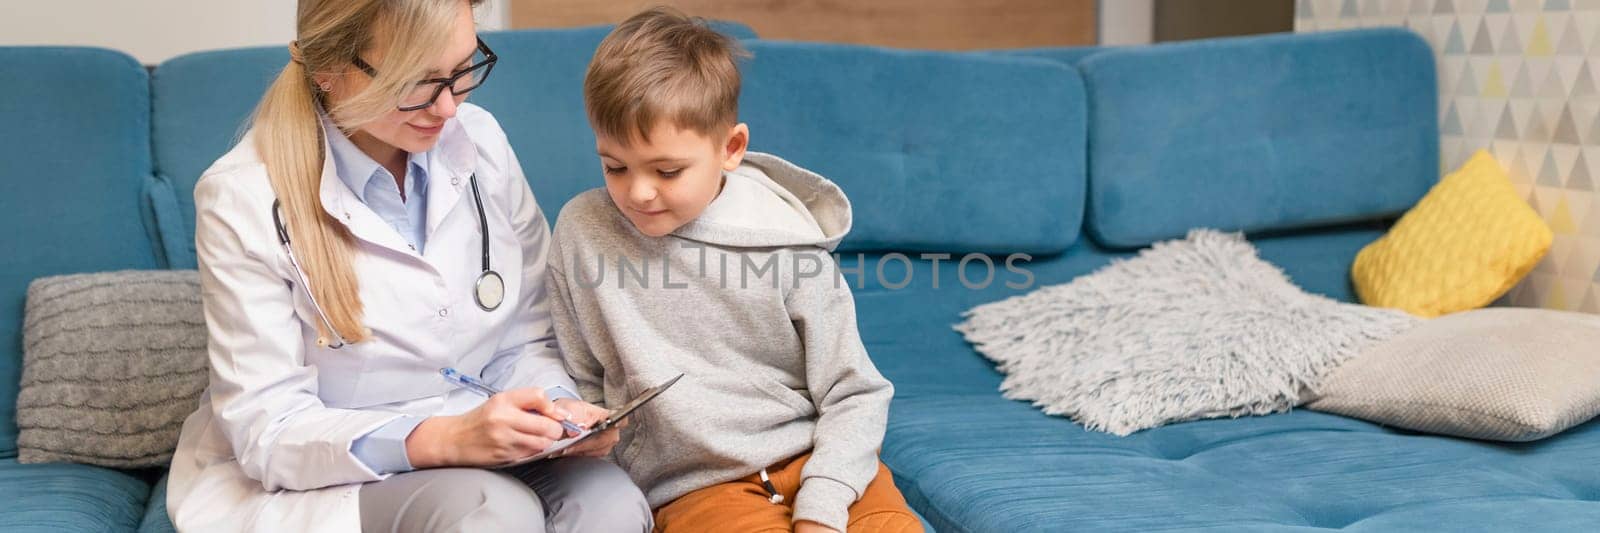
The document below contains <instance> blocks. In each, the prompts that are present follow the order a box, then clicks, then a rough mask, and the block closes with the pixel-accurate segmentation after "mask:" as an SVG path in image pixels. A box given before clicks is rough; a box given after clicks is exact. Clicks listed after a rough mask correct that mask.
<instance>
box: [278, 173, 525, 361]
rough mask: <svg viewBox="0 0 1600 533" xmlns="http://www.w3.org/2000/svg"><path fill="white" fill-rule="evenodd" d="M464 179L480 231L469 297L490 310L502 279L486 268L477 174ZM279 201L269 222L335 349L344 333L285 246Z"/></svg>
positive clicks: (500, 297) (501, 291)
mask: <svg viewBox="0 0 1600 533" xmlns="http://www.w3.org/2000/svg"><path fill="white" fill-rule="evenodd" d="M467 183H469V184H471V185H472V203H473V204H474V205H476V206H477V207H478V232H479V234H481V235H483V273H481V274H478V280H477V281H476V282H475V283H473V286H472V298H473V300H475V301H476V303H477V304H478V308H479V309H482V310H484V311H494V310H495V309H498V308H499V307H500V303H501V302H504V301H505V296H506V281H505V279H503V278H501V277H500V273H499V272H495V271H494V269H492V268H489V217H488V215H486V214H484V210H483V195H481V194H479V193H478V175H477V174H473V175H471V176H470V177H468V178H467ZM280 203H281V202H279V201H278V200H277V199H276V198H274V199H273V200H272V225H273V226H274V227H275V228H277V230H278V243H279V244H282V245H283V252H284V253H285V254H288V255H289V264H290V265H291V266H293V267H294V274H295V277H297V278H299V279H300V286H301V287H303V288H305V293H306V298H307V299H309V300H311V308H312V309H314V310H315V311H316V312H317V318H318V319H320V320H322V325H323V327H325V328H327V329H328V332H329V333H331V334H332V335H333V338H334V343H333V344H330V345H329V346H328V348H331V349H334V350H337V349H339V348H342V347H344V345H345V340H344V336H343V335H340V334H339V330H336V329H333V321H331V320H328V314H327V313H325V312H323V310H322V304H320V303H317V297H316V295H314V294H312V292H311V282H310V281H309V280H308V279H307V278H306V272H305V269H303V268H300V261H299V260H297V259H295V257H294V248H293V247H291V246H289V229H288V228H286V227H284V225H283V219H282V218H281V216H280V215H279V214H278V211H279V210H280Z"/></svg>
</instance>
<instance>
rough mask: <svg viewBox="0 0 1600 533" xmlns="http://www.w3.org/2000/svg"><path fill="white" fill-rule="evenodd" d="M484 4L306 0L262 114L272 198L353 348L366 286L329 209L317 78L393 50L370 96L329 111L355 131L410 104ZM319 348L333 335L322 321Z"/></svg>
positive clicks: (362, 335)
mask: <svg viewBox="0 0 1600 533" xmlns="http://www.w3.org/2000/svg"><path fill="white" fill-rule="evenodd" d="M480 1H481V0H300V5H299V11H298V14H297V19H296V24H297V26H296V27H297V30H296V37H297V38H296V41H295V42H294V43H293V44H291V45H290V51H291V58H290V61H289V64H287V65H284V67H283V71H282V72H281V73H279V74H278V77H277V79H276V80H275V81H273V82H272V85H271V86H270V87H268V88H267V92H266V94H265V95H264V96H262V97H261V103H260V104H259V105H258V106H257V107H256V112H255V118H254V120H253V123H252V128H253V130H254V132H255V146H256V150H257V152H259V153H260V154H261V160H262V162H263V163H264V164H265V165H266V168H267V175H268V177H269V178H270V180H271V182H272V190H273V192H274V193H275V194H276V195H277V197H278V200H279V201H280V202H281V203H282V210H283V218H284V224H285V225H286V226H287V229H288V231H289V237H290V241H291V242H292V243H293V244H292V246H293V247H294V252H295V257H296V258H297V259H298V260H299V263H300V266H301V267H302V268H303V269H304V270H305V276H306V278H307V280H308V284H309V287H307V290H308V291H310V293H311V294H312V295H313V296H314V297H315V299H316V301H317V303H319V304H321V307H322V309H323V312H324V313H326V315H327V318H328V322H330V323H331V324H332V327H333V328H334V330H336V331H337V333H338V334H339V336H340V337H342V338H344V340H346V341H348V342H360V341H363V340H367V339H368V338H370V337H371V335H372V333H371V331H370V330H368V329H367V328H366V327H365V326H363V325H362V323H361V317H362V305H361V294H360V292H359V283H358V281H357V279H356V276H355V270H354V268H353V267H352V264H351V263H352V257H353V255H354V252H353V250H354V248H355V240H354V239H355V238H354V237H353V236H352V235H351V234H350V232H349V230H348V229H346V228H345V227H344V226H343V225H342V224H341V223H339V222H338V221H337V220H334V219H333V217H331V216H329V215H328V214H327V212H326V211H324V210H323V208H322V200H321V194H320V191H321V188H322V166H323V158H324V157H327V154H325V153H323V146H324V144H323V138H322V124H321V120H320V118H319V109H321V108H322V107H323V104H324V103H325V102H324V101H323V99H322V97H321V95H320V94H319V92H318V90H317V81H316V79H315V78H314V77H313V76H314V75H316V74H333V75H336V74H338V73H341V72H346V71H348V70H349V69H350V68H351V65H352V61H353V60H354V59H356V57H357V54H359V53H361V52H362V51H365V50H383V52H384V53H383V60H382V62H381V63H380V64H378V65H374V68H375V69H376V70H377V71H378V76H377V78H375V79H373V80H372V82H371V83H370V84H369V85H368V86H367V88H366V89H365V90H362V91H361V92H360V93H357V94H352V95H349V96H348V97H346V98H345V99H344V101H342V102H339V103H338V104H337V105H335V106H333V107H332V108H330V109H327V113H328V114H329V116H330V117H332V118H333V121H334V123H335V124H337V125H339V127H340V128H343V129H345V130H353V129H357V128H360V127H361V126H363V125H365V124H367V123H369V122H371V121H373V120H376V119H378V118H380V117H382V116H383V115H385V114H387V113H389V112H391V111H394V110H396V108H397V105H398V102H399V101H400V97H401V95H403V94H405V92H406V91H408V90H409V89H411V88H412V86H413V84H414V83H415V82H416V80H419V79H422V78H423V77H425V74H426V72H427V71H428V69H429V63H431V62H432V61H433V60H434V59H437V56H438V51H439V50H440V49H442V48H443V46H442V44H443V43H444V42H445V41H446V40H447V39H448V38H449V36H450V32H451V30H452V29H453V25H454V24H455V21H456V16H457V15H458V10H460V9H463V8H468V9H470V8H471V7H474V6H476V5H477V4H478V3H479V2H480ZM316 322H317V331H318V335H317V344H319V345H322V346H326V345H328V337H329V335H330V334H331V333H333V332H330V331H327V326H326V325H324V324H323V323H322V321H321V320H317V321H316Z"/></svg>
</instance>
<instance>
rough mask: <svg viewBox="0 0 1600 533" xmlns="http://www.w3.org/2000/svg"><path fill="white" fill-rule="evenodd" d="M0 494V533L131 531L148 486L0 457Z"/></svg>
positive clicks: (112, 474)
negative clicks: (3, 532)
mask: <svg viewBox="0 0 1600 533" xmlns="http://www.w3.org/2000/svg"><path fill="white" fill-rule="evenodd" d="M0 494H4V495H5V503H4V504H3V505H0V524H4V527H3V528H0V529H4V530H6V531H8V532H25V531H132V530H133V529H134V528H136V527H138V526H139V521H140V519H141V518H143V517H144V513H145V499H146V498H147V497H148V496H149V495H150V486H149V485H146V484H145V482H143V481H140V480H138V479H135V478H133V477H132V476H129V475H127V474H124V473H121V472H118V471H116V470H110V469H106V468H100V467H95V466H84V465H76V464H66V463H51V464H31V465H25V464H20V463H18V462H17V460H16V459H0Z"/></svg>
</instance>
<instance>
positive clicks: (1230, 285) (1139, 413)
mask: <svg viewBox="0 0 1600 533" xmlns="http://www.w3.org/2000/svg"><path fill="white" fill-rule="evenodd" d="M963 316H965V317H966V321H965V322H963V323H961V324H958V325H956V326H955V328H956V330H957V331H960V332H961V333H963V334H964V335H966V338H967V340H968V341H969V342H972V343H973V344H974V345H976V347H977V350H978V351H979V352H980V353H982V354H983V355H984V356H986V357H988V358H990V359H993V360H994V361H995V362H997V363H999V367H1000V370H1001V371H1002V372H1005V373H1006V378H1005V381H1004V382H1003V383H1002V384H1001V390H1002V391H1003V392H1005V395H1006V397H1007V398H1012V399H1019V400H1031V401H1032V402H1033V404H1034V405H1036V406H1038V407H1040V408H1042V409H1044V411H1045V412H1046V413H1049V414H1054V415H1066V416H1070V417H1071V418H1072V419H1073V420H1074V421H1077V422H1079V423H1081V424H1083V425H1084V426H1085V427H1088V428H1089V429H1092V430H1097V431H1105V432H1108V433H1113V434H1117V435H1128V434H1131V433H1133V432H1135V431H1139V430H1142V429H1148V428H1152V427H1156V426H1160V425H1162V424H1167V423H1171V422H1178V421H1184V420H1194V419H1200V418H1214V417H1224V416H1231V417H1238V416H1244V415H1259V414H1267V413H1273V412H1281V411H1286V410H1288V409H1289V408H1291V407H1293V406H1294V405H1295V404H1296V403H1297V402H1298V401H1299V397H1300V392H1301V389H1302V388H1309V389H1315V388H1316V387H1317V385H1318V384H1319V383H1320V382H1321V380H1322V378H1323V376H1324V375H1326V374H1327V373H1328V372H1329V371H1330V370H1332V369H1333V368H1335V367H1337V366H1338V365H1339V363H1341V362H1343V361H1344V360H1345V359H1347V358H1349V357H1351V356H1352V355H1355V354H1356V353H1359V352H1360V351H1361V350H1362V349H1363V348H1365V347H1366V346H1367V345H1369V344H1371V343H1373V342H1374V341H1377V340H1381V339H1386V338H1389V337H1390V336H1392V335H1395V334H1396V333H1399V332H1400V331H1403V330H1405V329H1407V328H1409V327H1411V326H1412V325H1413V324H1415V323H1416V319H1415V318H1413V317H1411V316H1409V315H1406V314H1404V313H1401V312H1399V311H1393V310H1387V309H1377V308H1371V307H1364V306H1360V305H1353V304H1346V303H1341V302H1337V301H1334V300H1331V299H1328V298H1324V297H1321V296H1315V295H1311V294H1307V293H1306V292H1305V291H1302V290H1300V288H1299V287H1296V286H1295V285H1294V284H1293V283H1291V282H1290V281H1289V278H1288V277H1287V276H1285V275H1284V274H1283V272H1282V271H1280V270H1278V268H1277V267H1274V266H1272V265H1271V264H1269V263H1267V262H1265V261H1262V260H1261V259H1260V258H1259V257H1257V256H1256V250H1255V247H1254V246H1251V244H1250V243H1249V242H1248V241H1246V240H1245V239H1244V237H1243V236H1241V235H1237V234H1224V233H1220V232H1217V231H1212V230H1195V231H1191V232H1190V233H1189V236H1188V238H1187V239H1185V240H1181V241H1169V242H1164V243H1157V244H1156V245H1155V246H1154V247H1152V248H1150V249H1147V250H1144V251H1143V252H1141V253H1140V254H1139V256H1138V257H1136V258H1132V259H1127V260H1122V261H1117V262H1115V263H1112V264H1111V265H1109V266H1106V267H1104V268H1102V269H1100V270H1099V271H1097V272H1094V273H1092V274H1089V275H1086V276H1082V277H1079V278H1078V279H1075V280H1073V281H1072V282H1070V283H1066V284H1062V285H1054V286H1049V287H1044V288H1041V289H1039V290H1036V291H1034V292H1032V293H1029V294H1025V295H1022V296H1016V297H1012V298H1009V299H1006V300H1002V301H999V302H994V303H990V304H985V305H981V306H978V307H974V308H973V309H971V310H969V311H967V312H966V313H965V314H964V315H963Z"/></svg>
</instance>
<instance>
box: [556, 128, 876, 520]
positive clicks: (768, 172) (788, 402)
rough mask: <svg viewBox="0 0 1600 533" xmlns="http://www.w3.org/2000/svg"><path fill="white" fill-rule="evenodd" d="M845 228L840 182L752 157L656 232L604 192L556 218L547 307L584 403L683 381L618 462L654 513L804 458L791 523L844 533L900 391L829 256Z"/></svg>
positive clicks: (638, 416)
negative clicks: (807, 455) (667, 228)
mask: <svg viewBox="0 0 1600 533" xmlns="http://www.w3.org/2000/svg"><path fill="white" fill-rule="evenodd" d="M849 231H850V202H849V200H847V199H846V198H845V196H844V192H842V191H840V190H839V187H838V186H836V185H834V184H833V183H832V182H830V181H828V180H827V179H824V178H823V177H822V176H818V175H816V174H814V173H812V172H809V171H807V170H805V169H802V168H800V167H798V166H795V165H793V164H791V163H789V162H788V161H784V160H782V159H779V158H777V157H774V156H771V155H767V154H761V153H755V152H751V153H749V154H748V155H747V156H746V158H745V163H744V164H743V165H742V166H740V167H739V168H738V169H735V170H734V171H732V172H729V173H728V174H727V179H726V181H725V182H724V185H723V189H722V192H721V193H719V194H718V196H717V198H716V199H715V200H713V201H712V203H711V205H709V206H707V207H706V209H705V211H704V212H703V213H702V214H701V215H700V216H699V217H697V218H696V219H695V220H693V221H691V222H689V223H688V224H685V225H684V226H683V227H681V228H679V229H678V230H677V231H675V232H673V233H672V234H670V235H667V236H665V237H649V236H646V235H644V234H642V233H639V232H638V230H636V229H635V228H634V227H633V225H632V224H631V223H629V222H628V220H627V219H626V218H625V217H624V216H623V215H622V213H621V212H620V211H618V209H617V206H616V205H615V204H613V203H612V202H611V198H610V197H609V196H607V195H606V192H605V190H604V189H596V190H591V191H588V192H585V193H583V194H581V195H579V196H578V197H576V198H574V199H573V200H572V201H571V202H569V203H567V205H566V207H565V208H563V209H562V210H561V216H560V217H559V219H558V220H557V221H556V227H555V237H554V239H552V241H553V242H554V244H553V245H552V246H551V249H550V260H549V265H550V275H551V284H550V287H552V289H551V290H552V292H553V300H552V302H553V303H552V306H551V307H552V309H553V315H554V316H555V321H556V322H555V329H556V336H557V338H558V339H559V341H560V344H561V352H562V355H563V356H564V357H565V359H566V363H567V370H568V371H569V372H571V374H572V377H573V378H574V379H575V380H576V381H577V384H578V389H579V394H581V395H582V396H583V397H584V399H585V400H588V401H590V402H592V403H595V404H598V405H602V406H606V405H609V406H617V405H620V404H622V403H623V402H625V401H627V399H629V398H632V397H633V396H634V395H636V394H638V393H639V392H640V391H641V390H644V389H645V388H648V387H651V386H654V385H656V384H659V383H661V382H663V381H666V380H668V379H670V378H672V377H673V376H676V375H678V374H679V373H682V374H684V378H683V379H682V380H681V381H679V382H678V384H677V385H675V386H673V388H672V389H669V390H668V391H667V392H665V393H663V394H662V395H661V396H659V397H657V398H656V399H655V400H654V401H652V402H651V403H649V404H647V405H646V406H645V407H644V408H641V409H640V410H639V411H636V412H635V414H634V415H633V416H632V420H631V426H630V427H629V428H627V429H624V430H623V432H622V442H621V443H619V444H618V445H617V447H616V449H615V450H614V451H613V454H614V456H615V457H616V459H617V462H618V463H619V464H620V465H621V466H622V467H623V468H624V469H626V470H627V471H628V472H629V474H630V475H632V477H633V480H634V482H636V483H638V484H639V486H640V487H642V488H644V490H645V495H646V497H647V498H648V499H649V501H650V505H651V507H660V506H662V505H665V504H667V503H670V502H671V501H672V500H674V499H677V498H678V497H679V496H682V495H684V494H686V493H688V492H691V491H694V490H697V489H701V488H705V487H708V486H711V485H715V484H718V483H723V482H727V481H731V480H735V479H738V478H741V477H745V476H748V475H751V474H753V473H755V472H757V471H759V470H760V469H762V468H764V467H767V466H769V465H772V464H774V463H777V462H779V461H782V460H784V459H787V458H789V457H793V456H795V455H799V454H801V453H804V452H806V451H807V450H810V451H812V456H811V459H810V460H809V461H808V462H807V463H806V465H805V467H804V469H803V471H802V477H803V479H804V481H803V482H802V484H801V488H800V492H799V494H798V495H797V496H796V498H795V501H794V502H793V503H794V518H795V520H812V521H815V522H818V523H821V524H823V525H826V526H829V527H832V528H834V529H837V530H839V531H844V529H845V523H846V518H847V517H848V508H849V506H850V504H852V503H854V502H855V501H856V500H857V499H859V498H860V496H861V493H862V491H863V490H865V489H866V487H867V483H868V482H869V481H871V480H872V478H873V476H874V475H875V474H876V473H877V464H878V448H879V446H880V445H881V444H882V442H883V432H884V424H885V422H886V420H887V418H888V412H889V399H890V397H891V396H893V388H892V387H891V385H890V384H889V382H888V381H887V380H885V379H884V378H883V376H882V375H881V374H879V373H878V370H877V368H875V367H874V366H873V365H872V361H871V359H869V358H868V357H867V352H866V349H865V348H864V347H863V346H862V344H861V338H860V336H859V335H858V334H857V331H856V315H855V302H854V300H853V298H852V297H851V295H850V289H849V286H848V284H847V283H846V281H845V280H844V279H843V278H842V277H841V276H840V275H839V273H838V270H837V265H836V264H835V263H834V261H833V258H832V256H831V255H830V252H831V251H832V250H833V248H834V247H835V246H837V245H838V243H839V240H840V239H842V238H843V237H844V236H845V234H846V233H848V232H849Z"/></svg>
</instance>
